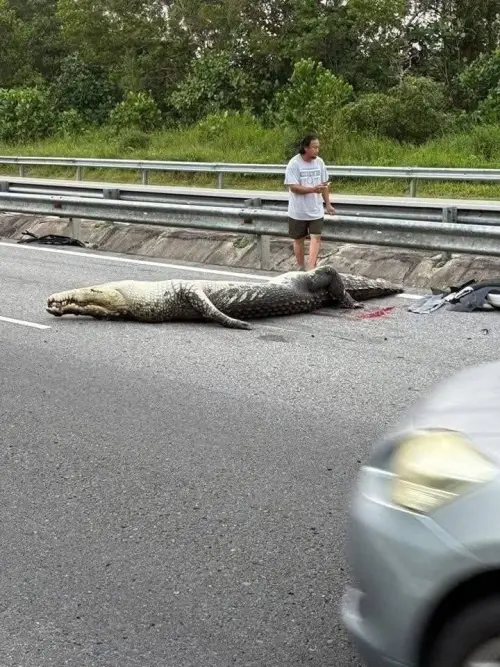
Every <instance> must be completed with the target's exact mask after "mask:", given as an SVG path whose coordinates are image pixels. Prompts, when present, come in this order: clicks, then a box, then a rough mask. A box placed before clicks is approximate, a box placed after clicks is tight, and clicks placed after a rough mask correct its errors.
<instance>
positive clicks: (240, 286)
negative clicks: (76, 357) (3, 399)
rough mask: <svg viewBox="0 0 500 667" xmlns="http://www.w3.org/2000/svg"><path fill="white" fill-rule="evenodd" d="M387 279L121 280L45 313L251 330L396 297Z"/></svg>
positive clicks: (57, 301)
mask: <svg viewBox="0 0 500 667" xmlns="http://www.w3.org/2000/svg"><path fill="white" fill-rule="evenodd" d="M402 291H403V290H402V288H401V287H399V286H397V285H394V284H392V283H390V282H389V281H387V280H384V279H380V278H377V279H371V278H365V277H364V276H358V275H353V274H344V273H339V272H338V271H337V270H336V269H335V268H334V267H333V266H331V265H325V264H323V265H320V266H318V267H316V268H314V269H312V270H310V271H289V272H287V273H283V274H281V275H279V276H276V277H273V278H271V279H269V280H268V281H266V282H265V283H263V284H256V283H254V282H250V281H240V282H239V281H219V280H182V279H172V280H159V281H143V280H119V281H115V282H108V283H103V284H99V285H91V286H89V287H81V288H77V289H73V290H68V291H65V292H59V293H55V294H51V295H50V296H49V297H48V299H47V307H46V310H47V311H48V312H49V313H51V314H52V315H55V316H56V317H61V316H62V315H69V314H71V315H87V316H90V317H94V318H98V319H108V320H109V319H120V320H136V321H140V322H171V321H175V320H181V321H182V320H184V321H189V320H191V321H196V320H205V321H207V320H208V321H212V322H215V323H218V324H220V325H222V326H224V327H229V328H233V329H251V328H252V327H251V326H250V324H249V323H248V322H246V321H244V319H246V318H260V317H274V316H278V315H292V314H296V313H306V312H311V311H313V310H316V309H318V308H322V307H325V306H338V307H340V308H347V309H351V308H362V307H363V305H362V304H361V303H359V300H364V299H373V298H377V297H382V296H387V295H391V294H397V293H400V292H402Z"/></svg>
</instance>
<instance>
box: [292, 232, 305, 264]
mask: <svg viewBox="0 0 500 667" xmlns="http://www.w3.org/2000/svg"><path fill="white" fill-rule="evenodd" d="M293 252H294V253H295V259H296V260H297V264H298V265H299V266H300V268H301V269H302V270H304V269H305V265H304V239H303V238H302V239H293Z"/></svg>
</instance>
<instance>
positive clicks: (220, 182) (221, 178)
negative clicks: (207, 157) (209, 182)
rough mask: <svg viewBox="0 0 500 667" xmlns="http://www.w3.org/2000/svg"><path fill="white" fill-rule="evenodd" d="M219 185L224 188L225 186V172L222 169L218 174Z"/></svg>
mask: <svg viewBox="0 0 500 667" xmlns="http://www.w3.org/2000/svg"><path fill="white" fill-rule="evenodd" d="M217 187H218V188H220V189H222V188H223V187H224V174H223V173H222V171H219V173H218V174H217Z"/></svg>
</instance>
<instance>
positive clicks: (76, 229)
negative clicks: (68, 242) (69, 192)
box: [68, 218, 82, 241]
mask: <svg viewBox="0 0 500 667" xmlns="http://www.w3.org/2000/svg"><path fill="white" fill-rule="evenodd" d="M68 225H69V235H70V236H71V238H73V239H76V240H77V241H80V236H81V233H82V229H81V220H80V219H79V218H69V219H68Z"/></svg>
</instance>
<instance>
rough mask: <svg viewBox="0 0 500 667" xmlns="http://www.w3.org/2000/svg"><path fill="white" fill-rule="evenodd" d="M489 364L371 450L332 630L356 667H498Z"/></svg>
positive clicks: (497, 402)
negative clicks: (341, 629) (350, 648)
mask: <svg viewBox="0 0 500 667" xmlns="http://www.w3.org/2000/svg"><path fill="white" fill-rule="evenodd" d="M499 472H500V362H499V363H496V362H495V363H490V364H485V365H481V366H479V367H474V368H469V369H467V370H465V371H463V372H461V373H459V374H457V375H455V376H454V377H452V378H451V379H449V380H448V381H446V382H444V383H443V384H440V385H439V386H438V387H437V388H436V389H434V391H432V392H431V393H430V395H428V396H426V397H425V399H424V400H422V401H421V402H420V403H419V404H418V405H416V406H415V408H414V409H413V410H411V411H410V412H409V414H408V415H407V416H406V417H405V418H404V420H403V421H402V423H400V424H399V425H398V426H397V427H396V428H395V429H394V430H393V431H392V432H391V433H390V434H389V435H387V437H385V438H383V440H382V441H381V442H379V443H378V444H377V446H376V447H375V448H374V449H373V451H372V452H371V456H370V458H369V460H368V462H367V463H366V464H365V465H364V466H363V467H362V469H361V472H360V476H359V479H358V482H357V487H356V490H355V492H354V497H353V499H352V504H351V508H350V525H349V541H348V544H349V546H348V558H349V566H350V570H351V574H352V578H353V584H352V586H350V587H348V588H347V589H346V591H345V595H344V597H343V600H342V605H341V613H342V618H343V623H344V626H345V627H346V628H347V631H348V634H349V636H350V637H351V639H352V640H353V642H354V644H355V646H356V648H357V651H358V653H359V655H360V656H361V658H362V660H363V661H364V663H365V664H366V665H367V666H368V667H389V666H390V667H394V666H397V665H400V666H405V667H486V666H488V667H492V666H496V667H500V476H499Z"/></svg>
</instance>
